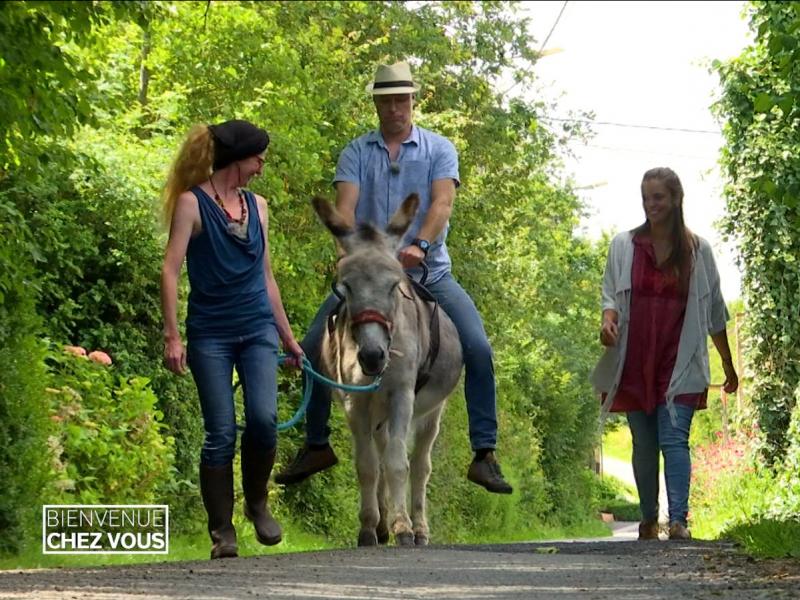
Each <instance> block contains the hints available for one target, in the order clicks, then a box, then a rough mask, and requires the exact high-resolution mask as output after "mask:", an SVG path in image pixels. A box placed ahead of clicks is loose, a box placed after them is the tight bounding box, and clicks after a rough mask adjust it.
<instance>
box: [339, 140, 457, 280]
mask: <svg viewBox="0 0 800 600" xmlns="http://www.w3.org/2000/svg"><path fill="white" fill-rule="evenodd" d="M435 179H453V180H455V183H456V186H458V185H459V184H460V182H459V178H458V153H457V152H456V149H455V146H453V144H452V143H451V142H450V140H448V139H447V138H444V137H442V136H441V135H437V134H435V133H433V132H432V131H428V130H427V129H423V128H422V127H417V126H416V125H414V126H413V127H412V129H411V135H409V137H408V139H406V140H405V141H404V142H403V144H402V146H401V147H400V154H399V155H398V157H397V160H396V161H394V169H393V168H392V163H390V161H389V150H388V148H387V147H386V144H385V143H384V141H383V136H382V135H381V133H380V131H379V130H375V131H370V132H369V133H367V134H365V135H362V136H361V137H358V138H356V139H355V140H353V141H352V142H350V143H349V144H348V145H347V147H346V148H345V149H344V150H343V151H342V154H341V156H339V162H338V163H337V165H336V175H335V177H334V179H333V182H334V184H335V183H337V182H339V181H345V182H348V183H354V184H356V185H358V188H359V190H358V204H356V215H355V217H356V223H357V224H358V223H372V224H373V225H375V226H377V227H381V228H385V227H386V226H387V225H388V224H389V220H390V219H391V218H392V215H393V214H394V213H395V211H396V210H397V209H398V208H399V207H400V204H402V202H403V200H405V199H406V197H407V196H408V195H409V194H411V193H414V192H416V193H417V194H419V199H420V205H419V210H418V211H417V216H416V218H415V219H414V222H413V223H412V224H411V227H409V228H408V231H407V232H406V235H405V238H404V240H403V242H404V244H403V245H404V246H405V245H408V244H410V243H411V241H412V240H413V239H414V238H415V237H418V235H417V234H418V232H419V229H420V227H421V226H422V223H423V222H424V221H425V217H426V215H427V214H428V209H429V208H430V206H431V183H432V182H433V181H434V180H435ZM449 228H450V223H449V222H448V223H447V224H445V227H444V229H443V230H442V232H441V233H440V234H439V236H438V237H437V238H436V239H434V240H430V242H431V247H430V250H429V251H428V256H427V258H426V259H425V262H426V263H427V265H428V269H429V273H428V283H434V282H435V281H438V280H439V279H441V278H442V277H443V276H444V275H445V274H447V273H448V272H449V271H450V264H451V263H450V255H449V254H448V253H447V245H446V244H445V240H446V239H447V230H448V229H449ZM410 273H412V274H413V275H414V277H415V278H416V279H419V278H420V276H421V275H422V269H421V268H419V267H416V268H414V269H411V270H410Z"/></svg>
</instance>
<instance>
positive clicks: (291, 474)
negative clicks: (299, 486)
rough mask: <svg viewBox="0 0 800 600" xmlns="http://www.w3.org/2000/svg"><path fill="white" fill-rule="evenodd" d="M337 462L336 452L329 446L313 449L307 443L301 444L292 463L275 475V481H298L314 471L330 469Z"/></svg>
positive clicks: (282, 482) (290, 482)
mask: <svg viewBox="0 0 800 600" xmlns="http://www.w3.org/2000/svg"><path fill="white" fill-rule="evenodd" d="M338 462H339V459H338V458H336V454H335V453H334V451H333V448H331V447H330V446H325V447H324V448H320V449H319V450H315V449H313V448H311V447H309V445H308V444H303V447H302V448H300V450H298V452H297V456H295V457H294V460H293V461H292V464H290V465H289V466H288V467H286V469H285V470H283V471H281V472H280V473H278V474H277V475H275V483H278V484H280V485H291V484H293V483H300V482H301V481H303V480H304V479H307V478H308V477H311V476H312V475H313V474H314V473H319V472H320V471H324V470H325V469H330V468H331V467H332V466H334V465H336V464H337V463H338Z"/></svg>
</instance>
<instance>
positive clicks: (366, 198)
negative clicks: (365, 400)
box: [275, 62, 512, 494]
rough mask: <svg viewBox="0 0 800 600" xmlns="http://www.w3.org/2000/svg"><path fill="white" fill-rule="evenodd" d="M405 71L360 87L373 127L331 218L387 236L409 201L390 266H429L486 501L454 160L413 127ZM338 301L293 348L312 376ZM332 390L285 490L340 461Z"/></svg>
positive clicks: (495, 485)
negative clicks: (452, 222) (460, 363)
mask: <svg viewBox="0 0 800 600" xmlns="http://www.w3.org/2000/svg"><path fill="white" fill-rule="evenodd" d="M417 91H419V86H418V85H417V84H416V83H415V82H414V81H413V79H412V75H411V69H410V67H409V65H408V63H406V62H398V63H396V64H393V65H381V66H379V67H378V69H377V71H376V73H375V80H374V82H373V83H370V84H369V85H368V86H367V92H369V93H371V94H372V97H373V101H374V104H375V108H376V111H377V114H378V120H379V123H380V128H379V129H378V130H377V131H371V132H369V133H367V134H365V135H362V136H361V137H358V138H356V139H355V140H353V141H352V142H350V144H348V145H347V147H346V148H345V149H344V151H343V152H342V154H341V156H340V157H339V162H338V164H337V167H336V175H335V178H334V185H335V186H336V209H337V211H338V212H339V213H340V214H341V215H342V216H343V217H344V218H345V220H346V221H347V222H348V224H349V225H351V226H354V225H357V224H361V223H371V224H373V225H375V226H377V227H381V228H383V227H386V226H387V225H388V223H389V220H390V218H391V216H392V215H393V214H394V213H395V211H396V210H397V209H398V207H399V206H400V204H401V202H402V201H403V200H404V199H405V198H406V197H407V196H409V194H412V193H417V194H418V195H419V199H420V208H419V211H418V213H417V216H416V218H415V220H414V222H413V223H412V224H411V227H410V228H409V229H408V232H407V233H406V236H405V241H404V243H403V244H401V249H400V251H399V253H398V258H399V259H400V262H401V263H402V265H403V267H404V268H405V269H406V270H407V273H408V274H409V275H411V276H412V277H414V278H415V279H417V280H419V279H420V278H421V276H422V273H423V268H422V267H421V263H422V262H423V261H424V262H425V264H426V265H427V267H428V274H427V279H426V282H425V285H426V286H427V288H428V290H429V291H430V292H431V294H432V295H433V296H434V297H435V298H436V300H437V301H438V302H439V304H440V305H441V307H442V308H443V309H444V311H445V312H446V313H447V315H448V316H449V317H450V318H451V319H452V321H453V323H454V324H455V326H456V329H457V330H458V335H459V339H460V341H461V346H462V350H463V356H464V363H465V367H466V381H465V396H466V401H467V412H468V415H469V435H470V441H471V444H472V449H473V451H474V452H475V456H474V459H473V461H472V463H471V464H470V466H469V469H468V471H467V478H468V479H469V480H470V481H472V482H474V483H476V484H478V485H481V486H483V487H484V488H485V489H487V490H488V491H490V492H494V493H498V494H510V493H511V492H512V487H511V486H510V485H509V484H508V483H507V482H506V481H505V479H504V478H503V475H502V472H501V470H500V465H499V464H498V463H497V461H496V459H495V456H494V451H495V447H496V441H497V412H496V390H495V377H494V365H493V358H492V348H491V346H490V344H489V341H488V339H487V336H486V331H485V330H484V327H483V323H482V321H481V317H480V315H479V314H478V311H477V309H476V307H475V304H474V303H473V301H472V299H471V298H470V297H469V295H468V294H467V293H466V292H465V291H464V289H463V288H462V287H461V286H460V285H459V284H458V282H457V281H456V280H455V279H454V278H453V276H452V274H451V272H450V267H451V261H450V256H449V255H448V252H447V246H446V244H445V240H446V238H447V231H448V227H449V218H450V214H451V212H452V208H453V201H454V199H455V195H456V187H457V186H458V185H459V175H458V154H457V152H456V149H455V147H454V146H453V144H452V143H451V142H450V141H449V140H447V139H446V138H444V137H442V136H440V135H437V134H435V133H433V132H431V131H428V130H426V129H423V128H421V127H418V126H417V125H414V124H413V122H412V113H413V108H414V99H415V93H416V92H417ZM337 301H338V299H337V297H336V296H334V295H331V296H329V297H328V298H327V300H326V301H325V302H324V303H323V305H322V307H321V308H320V310H319V312H318V313H317V315H316V317H315V318H314V321H313V323H312V324H311V327H310V329H309V331H308V333H307V335H306V337H305V339H304V340H303V342H302V343H301V346H302V347H303V349H304V350H305V351H306V354H307V356H308V357H309V358H310V360H311V361H312V363H314V365H315V367H317V366H318V365H319V349H320V341H321V339H322V334H323V331H324V327H325V324H326V318H327V316H328V314H329V313H330V312H331V311H332V310H333V309H334V308H335V306H336V304H337ZM330 405H331V397H330V390H328V389H327V388H326V387H324V386H319V385H315V386H314V390H313V394H312V396H311V401H310V403H309V406H308V412H307V414H306V441H305V444H304V445H303V447H302V448H301V449H300V450H299V452H298V453H297V456H296V457H295V459H294V460H293V462H292V463H291V464H290V465H289V466H288V467H287V468H286V469H285V470H284V471H282V472H280V473H278V474H277V475H276V477H275V481H276V483H279V484H284V485H288V484H293V483H298V482H300V481H303V480H304V479H306V478H307V477H309V476H311V475H313V474H315V473H318V472H320V471H322V470H325V469H327V468H330V467H332V466H334V465H335V464H336V463H337V462H338V459H337V457H336V454H335V453H334V451H333V449H332V448H331V446H330V444H329V440H328V436H329V433H330V429H329V428H328V425H327V423H328V419H329V417H330Z"/></svg>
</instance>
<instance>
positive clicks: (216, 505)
mask: <svg viewBox="0 0 800 600" xmlns="http://www.w3.org/2000/svg"><path fill="white" fill-rule="evenodd" d="M200 492H201V494H202V496H203V505H204V506H205V507H206V512H207V513H208V533H209V535H210V536H211V542H212V546H211V558H230V557H235V556H238V551H239V548H238V546H237V544H236V529H234V527H233V522H232V520H231V519H232V518H233V465H232V464H230V463H229V464H227V465H223V466H221V467H209V466H206V465H200Z"/></svg>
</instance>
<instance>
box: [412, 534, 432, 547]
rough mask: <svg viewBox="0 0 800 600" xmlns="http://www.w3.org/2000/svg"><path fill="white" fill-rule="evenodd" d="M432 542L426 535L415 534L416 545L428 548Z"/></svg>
mask: <svg viewBox="0 0 800 600" xmlns="http://www.w3.org/2000/svg"><path fill="white" fill-rule="evenodd" d="M429 542H430V540H429V539H428V536H427V535H426V534H424V533H415V534H414V544H415V545H417V546H427V545H428V543H429Z"/></svg>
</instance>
